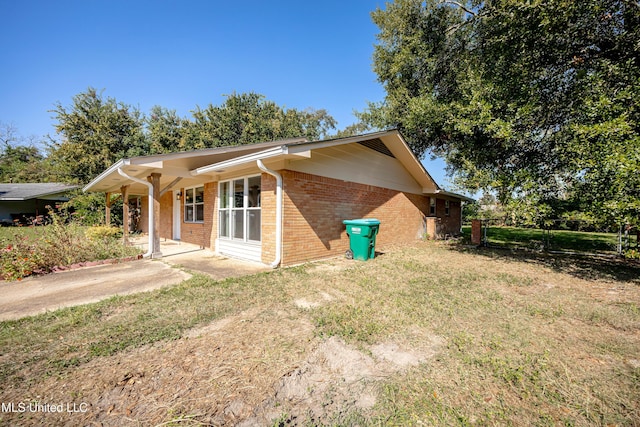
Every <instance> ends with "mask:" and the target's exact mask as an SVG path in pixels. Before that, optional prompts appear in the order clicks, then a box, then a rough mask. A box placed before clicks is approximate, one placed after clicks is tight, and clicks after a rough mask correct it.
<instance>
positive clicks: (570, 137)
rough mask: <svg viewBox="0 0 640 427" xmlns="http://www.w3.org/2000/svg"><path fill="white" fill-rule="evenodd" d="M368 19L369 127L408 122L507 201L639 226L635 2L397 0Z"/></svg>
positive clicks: (469, 184) (460, 175)
mask: <svg viewBox="0 0 640 427" xmlns="http://www.w3.org/2000/svg"><path fill="white" fill-rule="evenodd" d="M372 16H373V20H374V22H375V23H376V24H377V25H378V26H379V28H380V33H379V35H378V44H377V45H376V47H375V54H374V69H375V72H376V73H377V74H378V79H379V80H380V82H381V83H382V84H383V85H384V87H385V89H386V92H387V96H386V98H385V100H384V101H383V102H382V103H380V104H372V105H370V106H369V108H368V110H367V111H365V112H363V113H362V114H361V119H362V120H363V121H364V122H365V123H367V124H369V125H372V126H375V127H390V126H394V127H399V128H400V129H401V130H402V131H403V133H404V134H405V135H406V136H407V138H408V140H409V142H410V144H411V145H412V147H413V149H414V150H415V151H416V152H417V153H418V154H423V153H425V152H427V151H431V152H433V153H435V154H438V155H442V156H444V157H445V158H446V159H447V161H448V163H449V164H450V165H451V167H452V169H453V171H454V172H455V173H456V176H457V180H458V182H459V183H460V184H461V185H462V186H464V187H466V188H468V189H480V188H483V189H493V190H497V193H498V195H499V198H500V201H501V202H503V203H506V202H507V201H508V200H510V199H514V198H517V199H519V200H524V201H526V203H525V204H527V205H528V206H530V207H532V208H533V209H534V210H538V211H540V213H541V215H545V214H548V212H549V209H550V206H552V205H553V204H554V203H552V201H553V200H558V199H562V200H565V201H566V200H572V201H574V202H575V203H574V206H576V207H579V208H581V209H582V210H588V211H591V213H592V214H594V215H596V216H599V217H602V218H607V219H615V220H618V221H620V220H629V221H637V218H638V215H639V213H640V174H639V173H638V168H639V166H640V137H639V132H638V131H639V124H640V107H639V106H638V102H637V100H638V99H640V67H639V66H640V58H639V54H640V6H639V4H638V2H636V1H633V0H585V1H580V2H576V1H571V0H545V1H540V0H538V1H535V0H533V1H522V0H489V1H478V0H473V1H466V2H463V1H462V2H457V1H447V0H427V1H426V2H425V1H420V0H397V1H395V2H393V3H387V5H386V9H385V10H381V9H378V10H376V11H375V12H374V13H373V14H372ZM556 205H557V203H556Z"/></svg>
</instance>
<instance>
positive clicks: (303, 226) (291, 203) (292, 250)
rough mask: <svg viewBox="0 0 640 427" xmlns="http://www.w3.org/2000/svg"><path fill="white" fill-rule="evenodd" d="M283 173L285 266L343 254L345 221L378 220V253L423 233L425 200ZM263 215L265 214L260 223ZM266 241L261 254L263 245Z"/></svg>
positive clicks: (371, 187)
mask: <svg viewBox="0 0 640 427" xmlns="http://www.w3.org/2000/svg"><path fill="white" fill-rule="evenodd" d="M281 173H282V175H283V178H284V193H285V196H284V224H283V227H284V239H283V240H284V241H283V259H282V262H283V264H284V265H291V264H296V263H299V262H303V261H306V260H310V259H318V258H325V257H329V256H334V255H340V254H343V253H344V252H345V251H346V250H347V249H348V248H349V238H348V236H347V235H346V232H345V226H344V225H343V224H342V221H343V220H345V219H354V218H363V217H367V218H377V219H379V220H380V221H381V224H380V233H379V234H378V237H377V240H376V249H377V250H383V249H384V247H385V246H386V245H390V244H394V243H405V242H409V241H413V240H415V239H416V238H419V237H421V236H422V235H423V233H424V231H425V230H424V217H425V215H424V213H426V212H429V211H428V209H429V198H428V197H426V196H422V195H416V194H408V193H402V192H399V191H395V190H389V189H384V188H380V187H374V186H371V185H363V184H357V183H353V182H346V181H342V180H337V179H332V178H326V177H321V176H317V175H311V174H306V173H301V172H294V171H289V170H284V171H281ZM263 191H264V190H263ZM267 215H269V214H267V213H266V212H265V210H263V223H264V222H266V220H267V218H268V216H267ZM274 217H275V215H274ZM263 227H264V226H263ZM263 230H264V228H263ZM264 238H265V236H263V250H265V249H266V246H267V245H265V241H264Z"/></svg>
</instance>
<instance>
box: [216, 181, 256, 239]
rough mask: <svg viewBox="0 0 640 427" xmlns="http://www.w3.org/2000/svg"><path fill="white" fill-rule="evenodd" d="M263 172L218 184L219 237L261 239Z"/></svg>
mask: <svg viewBox="0 0 640 427" xmlns="http://www.w3.org/2000/svg"><path fill="white" fill-rule="evenodd" d="M260 182H261V177H260V175H257V176H249V177H244V178H237V179H232V180H230V181H222V182H220V184H219V185H218V197H219V201H220V202H219V203H218V237H220V238H224V239H230V240H237V241H241V242H259V241H260V239H261V229H262V224H261V207H260Z"/></svg>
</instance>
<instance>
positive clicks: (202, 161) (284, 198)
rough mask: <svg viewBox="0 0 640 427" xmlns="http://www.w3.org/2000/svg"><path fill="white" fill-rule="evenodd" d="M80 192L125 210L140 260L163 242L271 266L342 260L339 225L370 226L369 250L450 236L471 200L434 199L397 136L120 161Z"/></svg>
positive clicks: (435, 191)
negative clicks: (142, 243) (376, 224)
mask: <svg viewBox="0 0 640 427" xmlns="http://www.w3.org/2000/svg"><path fill="white" fill-rule="evenodd" d="M84 191H93V192H104V193H107V200H110V195H111V193H115V192H120V193H121V194H122V196H123V199H124V200H128V201H129V203H127V204H125V218H126V217H128V216H129V214H128V212H127V211H128V207H129V205H132V202H134V204H135V207H136V208H139V209H140V211H141V213H142V214H141V220H140V223H139V225H138V227H139V229H140V230H142V231H143V232H149V225H150V224H151V225H152V230H151V231H152V232H151V233H149V235H150V250H149V253H148V255H149V256H152V257H153V256H160V255H161V254H160V253H159V248H160V244H159V242H160V238H167V239H174V240H181V241H184V242H189V243H194V244H197V245H200V246H202V247H208V248H211V249H213V250H215V251H216V252H217V253H219V254H222V255H228V256H231V257H237V258H242V259H247V260H253V261H259V262H263V263H267V264H272V265H273V266H274V267H275V266H277V265H292V264H297V263H301V262H304V261H308V260H313V259H320V258H327V257H331V256H335V255H340V254H343V253H344V252H345V250H346V249H348V248H349V238H348V236H347V235H346V232H345V226H344V225H343V224H342V221H343V220H344V219H354V218H364V217H368V218H377V219H379V220H380V221H381V225H380V232H379V234H378V237H377V247H378V248H384V247H385V246H387V245H390V244H401V243H403V242H410V241H413V240H415V239H418V238H424V237H428V238H440V237H445V236H447V235H452V236H453V235H458V234H459V232H460V226H461V212H462V210H461V204H462V202H463V201H468V200H470V199H467V198H465V197H463V196H460V195H457V194H454V193H450V192H447V191H444V190H442V189H441V188H440V187H439V186H438V184H436V182H435V181H434V180H433V179H432V178H431V176H430V175H429V173H428V172H427V171H426V170H425V169H424V166H423V165H422V164H421V163H420V161H419V159H418V158H416V156H415V155H414V154H413V152H412V151H411V149H410V148H409V146H408V145H407V144H406V142H405V141H404V139H403V137H402V135H401V134H400V132H398V131H396V130H390V131H384V132H377V133H371V134H367V135H361V136H354V137H348V138H340V139H333V140H325V141H311V142H310V141H306V140H305V139H288V140H281V141H273V142H267V143H260V144H251V145H242V146H232V147H219V148H211V149H205V150H197V151H191V152H181V153H172V154H163V155H154V156H144V157H135V158H130V159H122V160H120V161H118V162H117V163H115V164H114V165H112V166H111V167H110V168H109V169H107V170H105V171H104V172H103V173H102V174H100V175H99V176H98V177H96V178H95V179H94V180H93V181H91V183H89V184H88V185H87V186H86V187H85V188H84ZM150 200H151V201H152V209H149V201H150ZM107 205H108V204H107ZM128 228H129V227H125V229H128Z"/></svg>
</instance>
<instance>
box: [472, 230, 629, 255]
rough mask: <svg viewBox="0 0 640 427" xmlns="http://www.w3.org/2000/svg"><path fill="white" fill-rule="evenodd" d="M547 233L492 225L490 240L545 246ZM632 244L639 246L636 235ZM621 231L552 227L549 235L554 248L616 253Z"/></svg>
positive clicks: (506, 244) (510, 244) (497, 243)
mask: <svg viewBox="0 0 640 427" xmlns="http://www.w3.org/2000/svg"><path fill="white" fill-rule="evenodd" d="M462 229H463V234H464V235H465V236H470V235H471V227H470V226H465V227H463V228H462ZM547 236H548V235H547V232H546V231H544V230H541V229H538V228H521V227H497V226H493V227H488V228H487V240H488V243H489V245H491V246H502V247H526V248H531V249H538V248H542V245H543V244H544V243H545V242H546V239H547V238H548V237H547ZM630 243H631V246H632V247H635V246H636V245H637V238H636V236H635V235H633V236H631V239H630ZM617 245H618V234H617V233H595V232H584V231H567V230H551V231H550V234H549V248H548V249H550V250H559V251H575V252H589V253H591V252H598V253H610V254H614V253H616V248H617Z"/></svg>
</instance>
